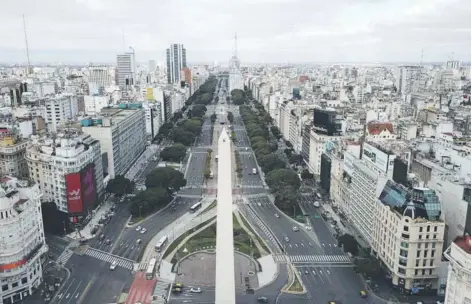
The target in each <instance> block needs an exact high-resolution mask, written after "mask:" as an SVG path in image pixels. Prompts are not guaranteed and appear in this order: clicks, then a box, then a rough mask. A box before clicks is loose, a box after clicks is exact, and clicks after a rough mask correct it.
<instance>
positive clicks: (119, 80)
mask: <svg viewBox="0 0 472 304" xmlns="http://www.w3.org/2000/svg"><path fill="white" fill-rule="evenodd" d="M135 80H136V61H135V57H134V51H133V52H130V53H124V54H119V55H117V56H116V84H117V85H118V86H119V87H120V88H121V89H124V88H126V87H127V86H131V85H134V84H135Z"/></svg>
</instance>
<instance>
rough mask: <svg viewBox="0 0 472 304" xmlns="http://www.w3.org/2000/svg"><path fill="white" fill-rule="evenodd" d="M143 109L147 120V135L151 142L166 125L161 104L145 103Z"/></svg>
mask: <svg viewBox="0 0 472 304" xmlns="http://www.w3.org/2000/svg"><path fill="white" fill-rule="evenodd" d="M143 109H144V111H145V118H146V134H147V136H148V138H149V139H150V140H152V139H154V137H156V136H157V134H158V133H159V128H160V127H161V126H162V124H163V123H164V120H163V118H164V116H163V114H164V113H163V109H162V103H161V102H144V103H143Z"/></svg>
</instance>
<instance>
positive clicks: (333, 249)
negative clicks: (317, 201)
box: [304, 204, 343, 254]
mask: <svg viewBox="0 0 472 304" xmlns="http://www.w3.org/2000/svg"><path fill="white" fill-rule="evenodd" d="M304 209H305V212H306V213H307V214H308V215H309V216H308V218H309V221H310V225H311V227H312V229H313V232H315V234H316V237H317V238H318V240H319V242H320V244H321V246H323V248H324V249H325V250H324V251H325V253H326V254H343V251H342V249H341V248H339V247H338V246H337V245H338V241H337V240H336V238H335V237H334V235H333V231H332V230H331V229H330V228H329V227H328V225H330V224H329V223H327V222H326V221H325V220H324V219H323V218H322V217H321V214H320V213H319V209H318V208H316V207H314V206H313V204H308V205H305V206H304Z"/></svg>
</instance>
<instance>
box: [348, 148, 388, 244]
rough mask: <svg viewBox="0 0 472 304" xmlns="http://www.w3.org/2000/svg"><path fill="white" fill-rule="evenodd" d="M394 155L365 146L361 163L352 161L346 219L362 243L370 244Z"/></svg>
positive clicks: (355, 160)
mask: <svg viewBox="0 0 472 304" xmlns="http://www.w3.org/2000/svg"><path fill="white" fill-rule="evenodd" d="M395 158H396V155H395V154H393V153H391V152H389V151H381V150H380V149H379V146H377V147H376V146H374V145H373V144H369V143H364V144H363V147H362V159H355V158H353V168H352V178H351V181H352V183H351V196H350V204H349V213H348V214H349V216H350V219H351V222H352V223H353V224H354V226H355V228H356V229H357V230H358V231H359V232H360V234H361V235H362V238H363V239H364V241H366V242H367V243H368V244H371V243H372V237H373V232H374V230H373V229H374V228H373V227H374V222H375V206H376V204H377V200H378V197H379V195H380V193H381V191H382V189H383V188H384V186H385V183H386V182H387V180H389V179H391V177H392V174H393V161H394V159H395Z"/></svg>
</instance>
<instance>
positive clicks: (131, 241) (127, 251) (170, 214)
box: [113, 197, 198, 260]
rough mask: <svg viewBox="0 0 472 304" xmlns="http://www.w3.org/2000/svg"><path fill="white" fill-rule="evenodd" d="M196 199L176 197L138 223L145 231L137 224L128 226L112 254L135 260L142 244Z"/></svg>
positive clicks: (181, 213) (176, 217) (183, 211)
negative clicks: (139, 241)
mask: <svg viewBox="0 0 472 304" xmlns="http://www.w3.org/2000/svg"><path fill="white" fill-rule="evenodd" d="M197 201H198V199H194V198H181V197H177V198H176V199H175V201H174V202H173V203H172V204H171V205H169V207H166V208H165V209H163V210H162V211H161V212H159V213H157V214H154V215H152V216H150V217H148V218H147V219H146V220H144V221H143V222H142V223H141V224H140V225H139V226H140V228H141V229H142V228H146V230H147V231H146V232H145V233H141V232H140V231H137V226H136V227H130V228H128V229H127V230H126V231H125V232H124V233H123V234H122V235H121V236H120V237H119V239H118V241H117V244H118V246H115V248H114V249H113V254H116V255H119V256H123V257H125V258H128V259H131V260H135V259H136V258H137V256H138V255H139V252H140V250H141V249H142V248H143V246H144V245H145V244H146V243H148V242H149V241H150V240H151V239H152V238H153V237H154V235H156V234H157V233H158V232H159V231H161V230H162V229H164V228H165V227H166V226H168V225H170V224H171V223H172V222H174V221H175V220H177V219H178V218H180V217H181V216H182V215H184V214H185V213H186V212H188V210H189V208H190V206H192V205H193V204H194V203H196V202H197ZM174 208H175V209H174ZM138 239H140V240H141V244H137V240H138ZM125 255H126V256H125Z"/></svg>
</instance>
